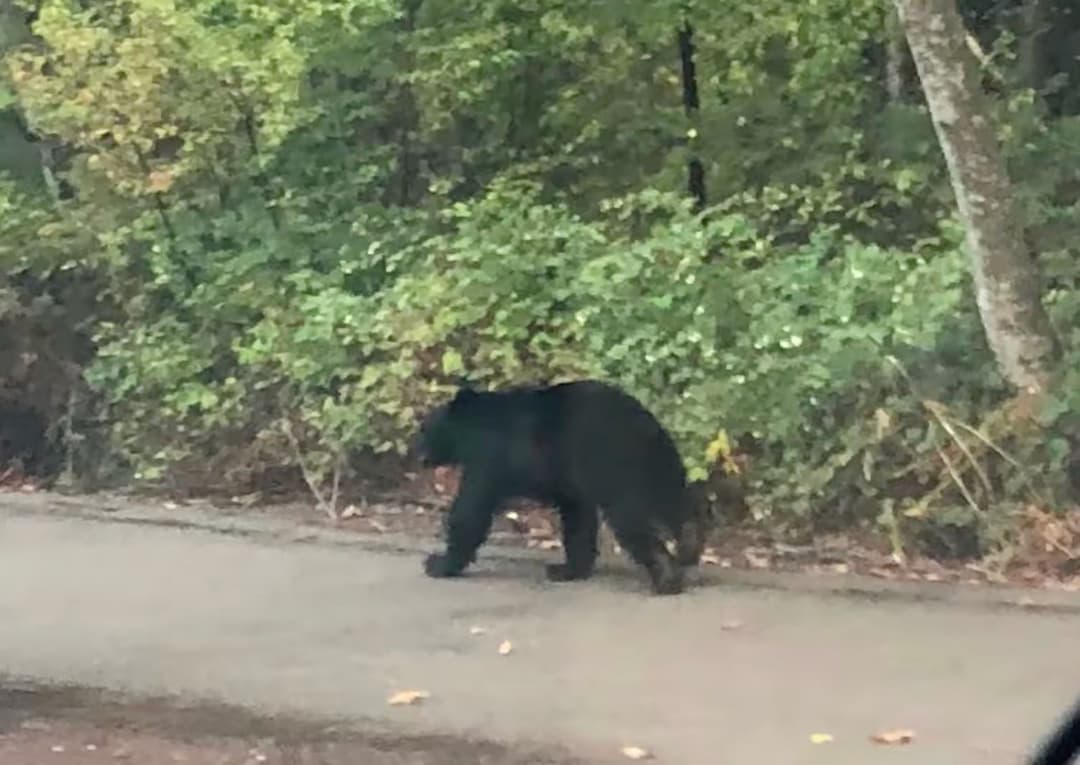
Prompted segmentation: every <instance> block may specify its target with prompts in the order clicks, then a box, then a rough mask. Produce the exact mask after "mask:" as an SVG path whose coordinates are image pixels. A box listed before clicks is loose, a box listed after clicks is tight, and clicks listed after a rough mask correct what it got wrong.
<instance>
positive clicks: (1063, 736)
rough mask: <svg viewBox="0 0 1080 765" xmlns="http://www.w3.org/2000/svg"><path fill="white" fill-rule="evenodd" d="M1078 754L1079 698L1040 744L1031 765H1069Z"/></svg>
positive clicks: (1079, 739)
mask: <svg viewBox="0 0 1080 765" xmlns="http://www.w3.org/2000/svg"><path fill="white" fill-rule="evenodd" d="M1078 754H1080V698H1078V699H1077V700H1076V703H1075V704H1074V705H1073V707H1072V709H1070V710H1069V711H1068V712H1067V713H1066V714H1065V716H1064V717H1062V718H1061V721H1060V722H1059V723H1058V724H1057V726H1056V727H1055V728H1054V730H1053V732H1052V733H1051V734H1050V735H1049V736H1047V737H1046V739H1045V740H1044V741H1043V742H1042V743H1041V744H1040V746H1039V750H1038V751H1037V752H1036V753H1035V756H1034V757H1032V759H1031V765H1069V763H1070V762H1076V761H1077V755H1078Z"/></svg>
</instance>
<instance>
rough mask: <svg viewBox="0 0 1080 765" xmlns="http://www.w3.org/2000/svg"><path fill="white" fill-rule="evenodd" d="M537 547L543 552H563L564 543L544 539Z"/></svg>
mask: <svg viewBox="0 0 1080 765" xmlns="http://www.w3.org/2000/svg"><path fill="white" fill-rule="evenodd" d="M537 547H539V548H540V549H541V550H561V549H562V542H560V541H559V540H558V539H544V540H541V541H540V543H539V544H537Z"/></svg>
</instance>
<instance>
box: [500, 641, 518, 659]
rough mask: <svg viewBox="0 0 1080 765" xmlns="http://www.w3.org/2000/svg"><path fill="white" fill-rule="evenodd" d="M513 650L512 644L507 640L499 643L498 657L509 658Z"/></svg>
mask: <svg viewBox="0 0 1080 765" xmlns="http://www.w3.org/2000/svg"><path fill="white" fill-rule="evenodd" d="M513 650H514V644H513V643H511V642H510V641H509V640H504V641H502V642H501V643H499V656H509V655H510V652H511V651H513Z"/></svg>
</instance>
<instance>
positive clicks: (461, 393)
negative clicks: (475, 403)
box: [454, 385, 480, 404]
mask: <svg viewBox="0 0 1080 765" xmlns="http://www.w3.org/2000/svg"><path fill="white" fill-rule="evenodd" d="M479 395H480V392H479V391H477V390H475V389H474V388H470V387H469V386H468V385H463V386H462V387H460V388H458V392H457V393H456V394H455V395H454V403H455V404H467V403H468V402H469V401H471V400H473V399H475V398H476V397H477V396H479Z"/></svg>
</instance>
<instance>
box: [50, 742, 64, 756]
mask: <svg viewBox="0 0 1080 765" xmlns="http://www.w3.org/2000/svg"><path fill="white" fill-rule="evenodd" d="M52 751H54V752H56V753H57V754H60V753H61V752H63V751H64V747H63V745H62V744H57V745H56V746H54V747H52Z"/></svg>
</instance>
